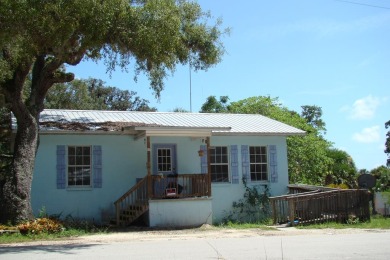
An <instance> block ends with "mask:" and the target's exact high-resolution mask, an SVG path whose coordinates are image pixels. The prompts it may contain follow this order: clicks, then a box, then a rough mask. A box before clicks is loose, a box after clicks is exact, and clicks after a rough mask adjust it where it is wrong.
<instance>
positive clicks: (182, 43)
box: [0, 0, 224, 222]
mask: <svg viewBox="0 0 390 260" xmlns="http://www.w3.org/2000/svg"><path fill="white" fill-rule="evenodd" d="M212 20H213V19H212V17H211V16H210V14H209V13H206V12H204V11H202V9H201V7H200V6H199V4H197V3H195V2H190V1H185V0H176V1H175V0H148V1H146V0H106V1H96V0H83V1H79V0H52V1H46V0H1V1H0V92H1V93H3V94H4V96H5V99H6V103H7V105H8V107H9V108H10V110H11V111H12V113H13V115H14V117H15V118H16V122H17V132H16V137H15V147H14V150H13V159H12V165H11V166H12V167H11V168H12V169H11V170H10V171H9V174H7V175H6V177H5V181H4V182H3V183H2V185H1V187H0V196H1V198H0V201H1V203H2V205H0V206H1V211H0V222H1V221H3V222H4V221H9V220H11V221H13V222H18V221H22V220H25V219H30V218H32V217H33V215H32V209H31V203H30V194H31V182H32V177H33V169H34V160H35V155H36V151H37V148H38V118H39V115H40V112H41V111H42V110H43V109H44V100H45V97H46V95H47V92H48V91H49V89H50V88H51V87H52V86H53V84H55V83H65V82H70V81H72V80H73V79H74V75H73V74H72V73H68V72H66V70H65V68H66V66H75V65H77V64H78V63H80V62H81V61H82V60H86V59H89V60H93V61H99V60H102V61H104V64H105V65H106V66H107V70H108V71H112V70H114V69H115V68H118V67H119V68H122V69H126V68H128V67H129V66H131V67H133V68H134V71H135V73H136V76H137V75H139V73H145V74H146V76H147V77H148V79H149V80H150V87H151V88H152V90H153V91H154V93H155V96H156V97H157V98H159V97H160V93H161V91H162V90H163V88H164V78H165V77H167V76H169V75H170V73H171V72H173V71H174V70H175V68H176V66H177V65H179V64H187V63H188V61H189V60H190V59H191V65H192V68H194V69H195V70H199V69H201V70H206V69H208V68H209V67H210V66H213V65H215V64H217V63H218V62H219V61H220V59H221V57H222V55H223V52H224V49H223V45H222V43H221V36H222V35H223V33H224V32H223V31H222V30H221V29H220V28H221V24H220V21H218V20H217V21H216V22H213V21H212ZM29 73H31V84H30V85H29V87H28V89H27V91H26V90H24V86H25V84H24V83H25V81H26V78H27V75H29ZM23 93H27V96H26V97H25V98H24V96H23Z"/></svg>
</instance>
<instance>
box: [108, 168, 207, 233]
mask: <svg viewBox="0 0 390 260" xmlns="http://www.w3.org/2000/svg"><path fill="white" fill-rule="evenodd" d="M114 204H115V209H116V223H117V225H129V224H131V223H132V222H134V221H135V220H137V219H138V218H139V217H141V216H143V215H145V214H146V213H148V212H149V214H148V215H147V216H146V217H147V219H148V223H149V225H150V226H159V225H160V226H173V223H175V225H176V226H177V225H180V226H191V225H197V224H203V223H210V224H211V215H212V214H211V212H212V211H211V182H210V178H209V175H208V174H177V175H148V176H145V177H144V178H143V179H141V180H139V181H138V182H137V184H136V185H134V186H133V187H132V188H131V189H130V190H129V191H127V192H126V193H125V194H123V195H122V196H121V197H120V198H119V199H118V200H117V201H115V203H114ZM191 212H192V213H191ZM178 216H180V218H178Z"/></svg>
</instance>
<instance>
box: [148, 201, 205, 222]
mask: <svg viewBox="0 0 390 260" xmlns="http://www.w3.org/2000/svg"><path fill="white" fill-rule="evenodd" d="M202 224H212V203H211V199H210V198H194V199H180V200H177V199H164V200H151V201H149V225H150V226H151V227H191V226H200V225H202Z"/></svg>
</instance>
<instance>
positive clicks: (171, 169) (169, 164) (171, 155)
mask: <svg viewBox="0 0 390 260" xmlns="http://www.w3.org/2000/svg"><path fill="white" fill-rule="evenodd" d="M162 150H166V151H169V156H168V155H164V156H160V155H159V152H160V151H162ZM160 158H169V160H170V161H169V162H167V161H163V162H160V160H159V159H160ZM172 160H174V158H173V151H172V149H171V148H166V147H159V148H157V171H158V172H159V173H167V172H173V171H174V169H173V162H172ZM160 165H162V166H163V168H164V166H165V167H166V169H162V170H160ZM169 166H170V167H169Z"/></svg>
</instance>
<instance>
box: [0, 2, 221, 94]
mask: <svg viewBox="0 0 390 260" xmlns="http://www.w3.org/2000/svg"><path fill="white" fill-rule="evenodd" d="M222 34H223V32H222V31H221V30H220V23H219V21H218V22H216V23H215V24H214V25H212V22H211V21H210V16H209V15H208V14H207V13H205V12H203V11H202V10H201V8H200V6H199V4H197V3H194V2H188V1H175V0H163V1H157V0H152V1H130V2H129V1H126V0H109V1H95V0H84V1H78V0H67V1H64V0H55V1H44V0H27V1H22V0H2V1H1V7H0V40H1V41H0V42H1V46H0V47H1V49H2V50H3V49H4V48H9V49H12V50H17V52H16V53H14V54H13V57H14V60H16V61H17V62H16V63H18V62H21V61H22V60H28V61H30V62H34V59H35V57H36V56H37V55H43V56H45V57H53V58H54V59H56V60H58V62H59V63H60V64H61V65H62V64H70V65H77V64H78V63H79V62H80V61H81V60H82V59H83V58H85V57H88V58H91V59H94V60H98V59H101V58H103V59H104V61H105V64H106V65H107V70H108V71H111V70H114V69H116V68H117V67H118V66H119V67H120V68H122V69H124V68H127V67H128V66H129V65H130V63H131V62H134V61H135V62H134V65H135V67H134V69H135V71H136V72H138V73H140V72H143V73H146V74H147V76H148V77H149V79H150V81H151V88H152V89H153V90H154V91H155V93H156V97H159V96H160V93H161V91H162V90H163V88H164V78H165V77H166V76H167V75H168V71H170V72H173V71H174V70H175V68H176V66H177V65H178V64H180V63H187V62H189V61H190V60H191V62H192V65H193V67H194V68H195V69H207V68H209V67H210V66H212V65H215V64H216V63H218V62H219V61H220V60H221V56H222V55H223V52H224V51H223V45H222V43H221V41H220V38H221V36H222ZM15 39H19V41H16V42H15ZM11 43H12V48H11V45H10V44H11ZM15 43H16V44H15ZM0 58H1V59H0V68H1V69H2V70H1V71H2V72H1V74H0V80H2V79H3V80H5V78H9V77H10V76H11V74H12V73H10V72H12V70H13V69H14V67H10V68H7V66H6V65H7V63H6V62H5V59H3V58H2V57H0ZM8 65H9V64H8ZM7 71H8V73H7Z"/></svg>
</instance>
